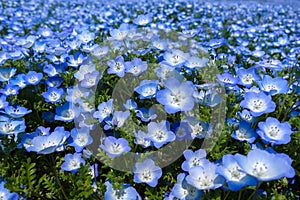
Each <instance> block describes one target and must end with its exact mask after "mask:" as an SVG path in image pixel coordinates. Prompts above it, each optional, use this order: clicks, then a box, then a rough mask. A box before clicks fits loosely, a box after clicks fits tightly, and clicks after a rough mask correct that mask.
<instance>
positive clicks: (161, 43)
mask: <svg viewBox="0 0 300 200" xmlns="http://www.w3.org/2000/svg"><path fill="white" fill-rule="evenodd" d="M151 45H152V46H153V47H154V48H155V49H158V50H161V51H162V50H165V49H167V47H168V42H167V41H166V40H163V39H160V38H156V37H153V38H152V39H151Z"/></svg>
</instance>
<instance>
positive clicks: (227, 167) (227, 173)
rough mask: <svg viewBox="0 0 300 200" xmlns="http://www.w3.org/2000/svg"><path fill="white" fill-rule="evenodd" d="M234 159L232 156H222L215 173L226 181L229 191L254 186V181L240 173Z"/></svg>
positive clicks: (255, 182)
mask: <svg viewBox="0 0 300 200" xmlns="http://www.w3.org/2000/svg"><path fill="white" fill-rule="evenodd" d="M235 158H236V156H233V155H224V156H223V157H222V165H221V166H219V167H218V168H217V173H218V174H220V175H221V176H223V177H224V178H225V179H226V182H227V184H228V187H229V189H230V190H233V191H239V190H240V189H241V188H243V187H245V186H248V185H252V186H254V185H256V184H257V181H256V179H255V178H253V177H252V176H249V175H248V174H246V173H244V172H242V169H241V167H240V166H239V164H238V163H237V161H236V160H235Z"/></svg>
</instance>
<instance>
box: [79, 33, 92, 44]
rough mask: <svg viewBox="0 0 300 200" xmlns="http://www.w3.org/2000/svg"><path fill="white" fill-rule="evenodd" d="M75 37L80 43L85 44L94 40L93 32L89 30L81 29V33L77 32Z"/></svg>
mask: <svg viewBox="0 0 300 200" xmlns="http://www.w3.org/2000/svg"><path fill="white" fill-rule="evenodd" d="M77 37H78V39H79V40H80V41H81V42H82V43H84V44H86V43H88V42H91V41H92V40H94V38H95V33H92V32H89V31H83V32H82V33H80V34H78V35H77Z"/></svg>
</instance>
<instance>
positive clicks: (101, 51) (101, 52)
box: [91, 46, 109, 59]
mask: <svg viewBox="0 0 300 200" xmlns="http://www.w3.org/2000/svg"><path fill="white" fill-rule="evenodd" d="M108 52H109V47H108V46H95V47H94V48H93V50H92V51H91V54H92V55H93V56H95V57H96V58H98V59H101V58H102V57H103V56H105V55H107V53H108Z"/></svg>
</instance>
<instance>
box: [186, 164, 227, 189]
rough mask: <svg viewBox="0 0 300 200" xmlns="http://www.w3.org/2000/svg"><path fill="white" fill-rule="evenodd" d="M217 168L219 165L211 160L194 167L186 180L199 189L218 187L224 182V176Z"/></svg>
mask: <svg viewBox="0 0 300 200" xmlns="http://www.w3.org/2000/svg"><path fill="white" fill-rule="evenodd" d="M216 169H217V165H216V164H214V163H210V162H208V163H206V164H205V165H203V166H196V167H192V168H190V170H189V175H188V176H187V177H186V181H187V183H188V184H190V185H192V186H194V187H195V188H197V189H199V190H210V189H216V188H218V187H221V186H222V185H223V183H224V179H223V177H221V176H220V175H218V174H217V173H216Z"/></svg>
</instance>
